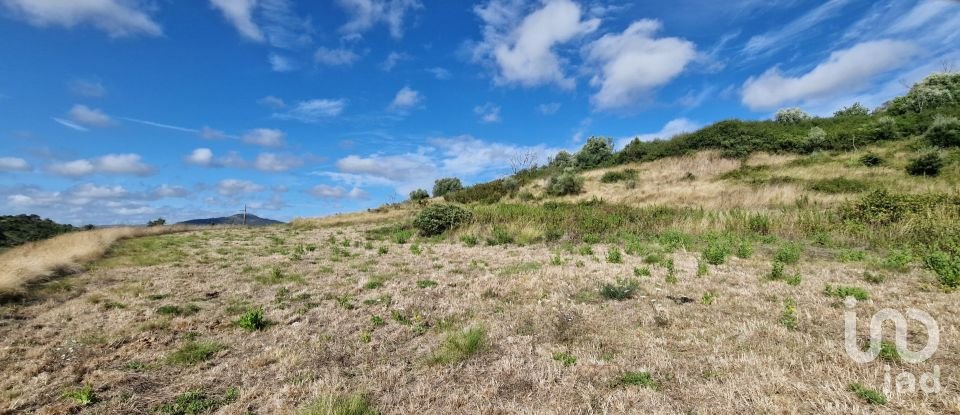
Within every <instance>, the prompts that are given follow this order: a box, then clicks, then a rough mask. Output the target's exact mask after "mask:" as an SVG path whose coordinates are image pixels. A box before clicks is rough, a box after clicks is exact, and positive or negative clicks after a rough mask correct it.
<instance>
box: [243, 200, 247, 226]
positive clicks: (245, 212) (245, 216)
mask: <svg viewBox="0 0 960 415" xmlns="http://www.w3.org/2000/svg"><path fill="white" fill-rule="evenodd" d="M243 226H247V205H246V204H244V205H243Z"/></svg>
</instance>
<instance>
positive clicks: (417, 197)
mask: <svg viewBox="0 0 960 415" xmlns="http://www.w3.org/2000/svg"><path fill="white" fill-rule="evenodd" d="M429 197H430V193H427V191H426V190H423V189H417V190H414V191H412V192H410V200H412V201H414V202H419V201H421V200H424V199H427V198H429Z"/></svg>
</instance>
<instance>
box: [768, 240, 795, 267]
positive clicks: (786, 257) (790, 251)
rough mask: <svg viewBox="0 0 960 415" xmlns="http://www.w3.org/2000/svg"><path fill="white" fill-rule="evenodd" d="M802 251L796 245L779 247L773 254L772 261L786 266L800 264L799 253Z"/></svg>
mask: <svg viewBox="0 0 960 415" xmlns="http://www.w3.org/2000/svg"><path fill="white" fill-rule="evenodd" d="M801 251H802V249H801V248H800V245H797V244H786V245H783V246H781V247H780V248H779V249H777V251H776V252H775V253H774V254H773V259H774V260H775V261H777V262H781V263H784V264H787V265H793V264H796V263H797V262H800V253H801Z"/></svg>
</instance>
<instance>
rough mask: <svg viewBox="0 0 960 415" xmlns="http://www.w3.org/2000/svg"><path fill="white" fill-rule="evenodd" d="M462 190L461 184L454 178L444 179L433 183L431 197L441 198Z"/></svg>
mask: <svg viewBox="0 0 960 415" xmlns="http://www.w3.org/2000/svg"><path fill="white" fill-rule="evenodd" d="M461 189H463V184H462V183H460V179H458V178H456V177H445V178H443V179H438V180H437V181H435V182H433V197H443V196H445V195H446V194H447V193H450V192H456V191H457V190H461Z"/></svg>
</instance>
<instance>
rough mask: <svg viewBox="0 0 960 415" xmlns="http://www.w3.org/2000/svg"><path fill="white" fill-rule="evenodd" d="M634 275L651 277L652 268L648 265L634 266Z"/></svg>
mask: <svg viewBox="0 0 960 415" xmlns="http://www.w3.org/2000/svg"><path fill="white" fill-rule="evenodd" d="M633 276H635V277H649V276H650V268H647V267H633Z"/></svg>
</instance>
